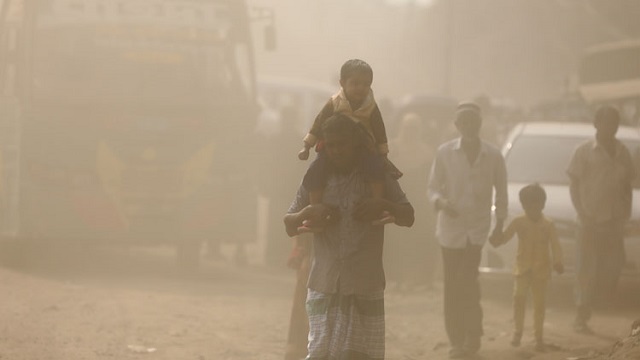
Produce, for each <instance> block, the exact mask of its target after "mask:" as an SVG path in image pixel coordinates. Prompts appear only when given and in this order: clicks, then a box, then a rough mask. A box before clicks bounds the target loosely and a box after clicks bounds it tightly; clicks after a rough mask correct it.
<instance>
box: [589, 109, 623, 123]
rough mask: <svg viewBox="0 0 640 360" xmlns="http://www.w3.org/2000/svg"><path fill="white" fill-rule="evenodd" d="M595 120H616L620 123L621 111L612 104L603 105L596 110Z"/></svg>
mask: <svg viewBox="0 0 640 360" xmlns="http://www.w3.org/2000/svg"><path fill="white" fill-rule="evenodd" d="M594 120H595V121H615V122H617V123H620V113H619V112H618V110H617V109H616V108H615V107H613V106H611V105H603V106H601V107H599V108H598V110H596V114H595V116H594Z"/></svg>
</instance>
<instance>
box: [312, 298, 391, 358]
mask: <svg viewBox="0 0 640 360" xmlns="http://www.w3.org/2000/svg"><path fill="white" fill-rule="evenodd" d="M307 314H308V315H309V355H308V356H307V360H347V359H348V360H378V359H379V360H382V359H384V328H385V326H384V291H379V292H375V293H372V294H367V295H341V294H323V293H320V292H317V291H314V290H311V289H309V291H308V293H307Z"/></svg>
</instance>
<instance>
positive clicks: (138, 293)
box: [0, 248, 640, 360]
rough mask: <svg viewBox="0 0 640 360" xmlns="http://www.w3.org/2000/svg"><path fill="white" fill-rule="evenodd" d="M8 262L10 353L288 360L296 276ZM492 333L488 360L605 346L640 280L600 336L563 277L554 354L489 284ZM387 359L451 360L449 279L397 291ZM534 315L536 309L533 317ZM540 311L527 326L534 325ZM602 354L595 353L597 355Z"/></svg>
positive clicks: (97, 258) (97, 262) (45, 253)
mask: <svg viewBox="0 0 640 360" xmlns="http://www.w3.org/2000/svg"><path fill="white" fill-rule="evenodd" d="M0 257H1V258H2V260H3V262H2V263H3V265H2V267H0V286H1V288H2V306H0V359H2V360H26V359H30V360H35V359H37V360H47V359H56V360H79V359H83V360H87V359H118V360H126V359H154V360H156V359H157V360H175V359H181V360H182V359H184V360H189V359H193V360H209V359H216V360H225V359H234V360H235V359H238V360H239V359H260V360H276V359H278V360H279V359H282V353H283V349H284V342H285V336H286V330H287V323H288V314H289V307H290V302H291V294H292V290H293V281H294V274H293V273H292V272H290V271H288V270H286V269H281V270H265V269H264V268H261V267H251V266H250V267H246V268H237V267H234V266H233V265H229V264H225V263H220V262H218V263H205V264H204V268H203V269H202V271H201V273H200V274H198V275H197V276H182V275H179V274H176V273H175V272H174V271H173V267H172V258H171V253H170V251H169V250H168V249H155V250H151V251H150V250H148V249H147V250H143V249H98V248H94V249H86V248H75V249H72V248H48V249H45V248H39V249H38V250H36V251H30V252H29V254H28V255H27V256H25V257H23V258H22V261H21V262H20V263H21V264H19V265H17V264H16V262H17V261H15V254H12V252H11V251H10V250H7V249H3V252H2V254H0ZM483 286H484V288H483V292H484V301H483V304H484V309H485V329H486V336H485V337H484V344H483V349H482V350H481V354H480V355H481V356H479V357H478V358H479V359H497V360H500V359H505V360H506V359H537V360H543V359H544V360H551V359H563V360H564V359H567V358H568V357H571V356H574V357H575V356H583V355H587V354H589V353H590V352H592V351H593V350H600V351H605V350H607V349H608V348H610V347H611V345H612V344H613V343H614V342H615V341H616V340H617V339H618V338H622V337H624V336H626V335H627V334H628V333H629V329H630V325H631V322H632V319H635V318H640V291H639V290H638V285H635V286H630V285H628V284H625V291H624V292H623V293H622V294H620V295H619V296H618V300H617V303H616V306H615V308H614V309H613V310H603V311H601V312H599V313H598V314H597V315H596V316H595V318H594V320H593V323H592V324H593V327H594V328H595V329H596V330H597V334H596V335H594V336H584V335H576V334H574V333H573V332H572V331H571V327H570V324H571V320H572V310H573V309H572V306H571V302H570V289H569V288H570V282H569V281H568V279H554V284H553V287H552V292H551V294H550V295H551V296H550V298H549V303H550V304H549V309H548V314H547V319H548V320H547V323H546V329H545V331H546V337H547V339H548V342H549V343H552V344H553V345H555V346H554V347H553V349H552V351H550V352H548V353H545V354H538V353H535V352H534V351H533V347H532V344H531V340H532V339H531V336H530V334H527V335H529V336H526V335H525V338H524V345H523V347H521V348H519V349H512V348H510V346H509V345H508V342H509V334H510V329H511V322H510V318H511V308H510V299H509V294H510V289H509V288H510V286H511V282H510V280H508V279H503V280H497V279H487V278H485V279H483ZM386 312H387V354H388V356H387V358H388V359H436V360H437V359H446V358H447V346H446V336H445V334H444V332H443V326H442V316H441V295H440V292H439V286H438V285H436V288H435V289H434V290H429V291H427V290H426V289H413V290H412V291H411V292H406V291H405V292H401V291H399V290H397V289H394V288H393V286H390V288H389V290H388V291H387V301H386ZM528 315H530V314H528ZM530 319H531V318H530V316H528V317H527V326H529V329H530V325H531V321H530ZM592 354H594V353H593V352H592Z"/></svg>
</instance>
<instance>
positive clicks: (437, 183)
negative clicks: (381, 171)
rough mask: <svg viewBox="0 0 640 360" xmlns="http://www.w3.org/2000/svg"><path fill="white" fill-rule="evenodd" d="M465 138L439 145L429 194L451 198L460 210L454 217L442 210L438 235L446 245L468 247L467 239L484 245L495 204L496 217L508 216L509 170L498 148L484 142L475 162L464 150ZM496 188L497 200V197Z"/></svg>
mask: <svg viewBox="0 0 640 360" xmlns="http://www.w3.org/2000/svg"><path fill="white" fill-rule="evenodd" d="M460 144H461V139H460V138H458V139H454V140H451V141H449V142H446V143H444V144H442V145H441V146H440V148H438V152H437V154H436V158H435V161H434V162H433V165H432V167H431V176H430V178H429V185H428V196H429V200H430V201H432V202H433V203H434V204H435V202H436V200H438V199H446V200H448V201H449V202H450V203H451V205H452V206H453V208H454V209H455V210H456V211H457V212H458V216H457V217H455V218H454V217H451V216H449V215H447V214H445V213H444V212H443V211H440V212H439V213H438V220H437V225H436V236H437V238H438V240H439V242H440V244H441V245H442V246H443V247H446V248H454V249H455V248H464V247H466V246H467V243H468V242H469V243H471V244H473V245H484V243H485V241H486V240H487V237H488V235H489V231H490V227H491V207H492V205H494V204H495V213H496V218H498V219H505V218H506V217H507V170H506V167H505V163H504V158H503V157H502V154H501V153H500V151H499V150H498V149H496V148H495V147H493V146H491V145H489V144H488V143H486V142H484V141H483V142H481V145H480V152H479V153H478V157H477V158H476V160H475V162H474V163H473V164H470V163H469V160H468V158H467V155H466V154H465V152H464V150H462V148H461V146H460ZM494 189H495V202H494V201H493V200H494V196H493V194H494Z"/></svg>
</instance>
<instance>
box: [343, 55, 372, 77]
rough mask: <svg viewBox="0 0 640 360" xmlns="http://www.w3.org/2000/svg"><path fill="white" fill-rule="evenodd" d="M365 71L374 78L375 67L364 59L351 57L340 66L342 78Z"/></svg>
mask: <svg viewBox="0 0 640 360" xmlns="http://www.w3.org/2000/svg"><path fill="white" fill-rule="evenodd" d="M358 73H364V74H367V75H369V76H370V77H371V79H373V69H372V68H371V66H369V64H367V63H366V62H365V61H364V60H360V59H351V60H347V61H346V62H345V63H344V64H342V68H340V80H346V79H348V78H350V77H351V76H353V74H358Z"/></svg>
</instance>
